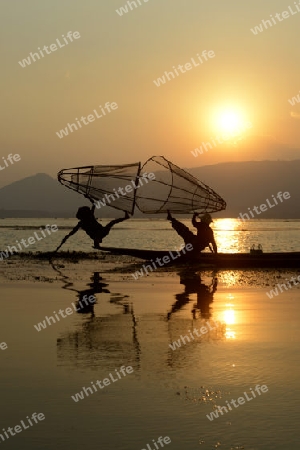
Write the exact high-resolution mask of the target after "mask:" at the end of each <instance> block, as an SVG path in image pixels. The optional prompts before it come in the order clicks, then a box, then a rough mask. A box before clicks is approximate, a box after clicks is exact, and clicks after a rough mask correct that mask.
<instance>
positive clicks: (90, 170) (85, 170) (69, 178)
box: [57, 162, 141, 215]
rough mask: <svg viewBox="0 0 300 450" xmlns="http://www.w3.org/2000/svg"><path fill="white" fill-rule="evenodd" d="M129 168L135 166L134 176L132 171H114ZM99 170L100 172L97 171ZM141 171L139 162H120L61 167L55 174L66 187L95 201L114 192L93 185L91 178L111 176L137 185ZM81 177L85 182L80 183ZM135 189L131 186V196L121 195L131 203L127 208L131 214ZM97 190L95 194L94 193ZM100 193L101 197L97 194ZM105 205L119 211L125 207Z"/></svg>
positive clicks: (134, 202) (133, 207) (112, 204)
mask: <svg viewBox="0 0 300 450" xmlns="http://www.w3.org/2000/svg"><path fill="white" fill-rule="evenodd" d="M129 168H135V169H136V173H135V174H134V176H132V173H131V174H130V175H126V173H123V174H121V173H120V174H119V175H118V174H116V173H114V172H116V171H120V172H122V169H129ZM97 170H98V171H99V170H100V172H98V171H97ZM140 171H141V163H140V162H138V163H133V164H122V165H95V166H81V167H72V168H69V169H62V170H60V171H59V172H58V174H57V179H58V181H59V182H60V183H61V184H62V185H63V186H65V187H67V188H68V189H71V190H73V191H75V192H78V193H79V194H82V195H87V196H89V197H90V198H92V199H93V200H95V201H98V200H101V198H102V199H103V198H104V196H105V194H107V195H113V196H115V195H116V194H115V192H113V190H112V189H110V190H109V191H108V190H105V189H101V188H100V187H94V186H93V179H95V178H103V179H104V178H111V179H115V180H116V182H117V181H118V180H122V181H126V182H128V185H129V184H130V183H132V182H134V184H135V185H136V186H137V184H138V180H139V176H140ZM82 178H86V180H85V182H84V183H82V182H81V181H80V180H82ZM118 187H120V186H118V184H116V188H118ZM136 191H137V188H134V187H133V196H129V195H122V199H124V201H127V202H130V203H131V204H132V206H131V209H130V210H128V212H129V213H130V214H131V215H133V214H134V209H135V205H136ZM96 192H97V196H96V195H95V193H96ZM100 193H101V195H102V197H100V196H99V194H100ZM106 206H109V207H111V208H115V209H118V210H121V211H124V210H125V209H122V207H119V206H116V205H114V203H111V204H107V205H106Z"/></svg>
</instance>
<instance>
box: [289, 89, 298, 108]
mask: <svg viewBox="0 0 300 450" xmlns="http://www.w3.org/2000/svg"><path fill="white" fill-rule="evenodd" d="M299 92H300V91H299ZM289 103H290V104H291V105H292V106H295V105H296V103H300V94H297V97H292V98H291V99H289Z"/></svg>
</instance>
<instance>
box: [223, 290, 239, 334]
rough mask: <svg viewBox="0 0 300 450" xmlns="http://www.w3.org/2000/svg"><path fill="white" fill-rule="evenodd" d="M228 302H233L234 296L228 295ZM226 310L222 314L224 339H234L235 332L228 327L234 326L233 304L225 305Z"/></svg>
mask: <svg viewBox="0 0 300 450" xmlns="http://www.w3.org/2000/svg"><path fill="white" fill-rule="evenodd" d="M227 298H228V300H233V299H234V296H233V295H231V294H229V295H228V296H227ZM225 306H226V309H225V311H224V312H223V321H224V322H225V324H226V332H225V337H226V339H236V332H235V331H234V330H233V329H232V328H231V327H230V325H235V324H236V315H235V311H234V309H233V308H234V304H233V303H226V305H225Z"/></svg>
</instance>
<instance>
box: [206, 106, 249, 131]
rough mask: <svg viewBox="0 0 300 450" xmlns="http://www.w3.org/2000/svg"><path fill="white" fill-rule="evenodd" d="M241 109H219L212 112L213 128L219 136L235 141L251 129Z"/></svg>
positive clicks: (232, 107) (231, 107)
mask: <svg viewBox="0 0 300 450" xmlns="http://www.w3.org/2000/svg"><path fill="white" fill-rule="evenodd" d="M249 124H250V122H247V121H246V119H245V115H244V113H243V111H242V110H241V109H239V108H238V107H234V106H228V107H223V108H218V109H215V110H214V111H212V114H211V127H212V130H213V131H214V132H215V133H217V134H218V135H223V136H224V137H225V136H226V137H227V138H228V139H231V138H232V139H235V138H238V137H239V136H241V135H243V134H244V132H245V131H247V129H248V128H249V127H250V125H249Z"/></svg>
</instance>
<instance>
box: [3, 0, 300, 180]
mask: <svg viewBox="0 0 300 450" xmlns="http://www.w3.org/2000/svg"><path fill="white" fill-rule="evenodd" d="M140 3H141V5H140V6H138V7H137V8H134V9H133V10H132V11H131V10H129V12H128V13H126V14H123V16H120V15H119V14H118V13H117V12H116V9H119V8H120V7H121V6H124V5H125V4H126V2H125V0H110V1H109V2H100V1H99V0H86V1H85V2H79V3H76V4H74V2H73V1H71V0H64V1H61V0H59V1H58V0H51V2H47V1H43V2H41V1H37V0H26V2H24V1H14V2H8V1H6V2H3V3H2V5H1V18H0V21H1V27H0V30H1V31H0V33H1V62H2V64H1V66H2V71H1V72H2V73H1V75H2V77H1V79H2V83H1V87H2V96H1V97H2V98H1V106H2V107H1V110H0V119H1V130H2V133H1V152H0V161H2V157H3V158H5V157H7V155H8V154H9V153H13V154H15V153H18V154H20V156H21V161H19V162H17V163H15V164H13V165H10V166H9V167H6V168H5V170H2V171H1V180H0V186H3V185H5V184H8V183H9V182H12V181H15V180H17V179H20V178H22V177H25V176H29V175H32V174H34V173H36V172H46V173H49V174H50V175H53V176H55V174H56V173H57V172H58V170H60V169H61V168H64V167H75V166H82V165H88V164H110V163H111V164H123V163H127V162H128V163H131V162H136V161H142V162H144V161H145V160H146V159H147V158H148V157H150V156H152V155H160V154H161V155H164V156H166V157H167V158H168V159H170V160H171V161H173V162H174V163H176V164H178V165H180V166H182V167H186V168H187V167H194V166H201V165H205V164H216V163H219V162H222V161H231V160H252V159H287V158H288V159H296V158H300V151H296V150H295V149H300V127H299V119H300V103H299V104H297V103H296V104H295V105H294V106H292V105H291V104H290V103H289V102H288V99H291V98H292V97H294V96H296V95H297V94H298V93H299V90H300V77H299V73H300V70H299V69H300V58H299V49H298V46H297V42H296V39H295V38H296V36H297V35H298V30H299V24H300V12H299V13H298V12H297V13H296V12H295V11H297V10H296V7H295V5H294V2H293V1H289V0H284V1H283V0H280V1H279V0H272V1H271V0H265V1H264V2H261V1H258V0H254V1H252V2H240V1H237V0H235V1H227V2H211V1H208V0H203V1H201V2H199V1H198V0H187V1H184V2H183V1H179V0H164V1H159V0H149V1H148V2H144V0H140ZM137 4H138V3H137ZM289 6H290V7H291V8H292V7H293V8H294V10H293V11H294V14H290V17H289V18H286V19H285V20H281V21H278V23H276V24H274V25H273V26H272V27H269V28H268V29H264V31H263V32H259V33H258V34H257V35H254V34H253V32H251V30H250V29H251V28H254V27H255V26H256V25H259V24H260V23H261V21H262V20H263V19H264V20H266V19H270V15H271V14H272V16H273V17H275V14H276V13H282V12H283V11H288V10H289V9H288V7H289ZM299 9H300V6H299ZM68 31H72V32H75V31H78V32H79V33H80V38H78V39H73V42H69V44H68V45H65V46H64V47H63V48H58V49H56V50H55V51H53V52H50V53H49V54H46V53H45V56H44V58H41V59H40V60H37V61H36V62H31V64H30V65H28V66H25V67H21V65H20V64H19V62H18V61H22V60H23V59H24V58H27V57H28V56H29V54H30V52H36V51H38V47H40V48H43V47H44V46H45V45H46V46H50V45H51V44H53V43H55V42H57V41H56V39H59V40H60V42H61V43H63V42H64V41H63V38H62V35H65V36H66V35H67V33H68ZM204 50H206V52H209V51H213V52H214V57H212V58H208V59H207V61H205V60H203V63H202V64H200V65H197V66H196V65H193V64H192V63H191V60H192V58H194V61H198V62H199V59H197V54H199V55H201V54H202V52H203V51H204ZM48 51H49V47H48ZM36 59H37V58H36ZM202 59H203V58H202ZM187 63H190V64H191V65H192V67H190V66H188V67H190V68H189V70H185V72H184V73H181V72H180V73H179V72H178V73H179V75H178V76H176V78H175V79H171V80H170V81H166V83H165V84H164V85H161V86H160V87H157V86H156V85H155V84H154V82H153V81H154V80H157V79H158V77H162V76H163V74H164V72H165V71H168V72H170V71H171V70H173V72H174V68H175V69H176V68H177V69H176V70H177V71H178V70H179V69H178V66H179V65H181V66H184V65H185V64H187ZM106 102H115V103H117V105H118V108H117V109H115V110H114V111H112V112H110V113H107V115H106V116H103V117H102V118H99V119H97V118H96V119H95V120H94V121H93V122H88V124H86V125H84V124H83V125H82V127H81V128H79V129H78V130H77V131H73V133H71V132H70V134H69V135H68V136H65V137H63V138H62V139H60V138H59V137H58V136H57V135H56V132H59V130H61V129H63V128H65V127H66V126H67V124H68V123H73V122H74V121H75V118H80V117H82V116H84V117H86V116H88V115H90V114H94V113H93V110H95V109H96V110H97V111H98V113H99V114H100V106H99V105H102V107H103V105H104V104H105V103H106ZM229 110H231V111H232V112H233V113H235V114H236V116H237V119H239V120H243V121H249V122H251V124H252V127H251V128H250V129H249V130H248V131H247V133H242V135H241V136H240V138H239V139H236V140H235V142H231V141H227V143H224V144H218V145H217V146H216V147H214V148H213V149H210V150H209V151H207V152H205V153H204V154H203V155H199V156H197V157H194V156H193V154H192V151H193V150H194V149H195V148H197V147H199V146H200V145H201V143H202V142H204V141H206V142H207V141H210V140H211V139H215V138H216V137H219V138H220V136H221V135H222V133H223V131H224V129H223V130H222V129H221V127H218V123H219V122H218V120H219V119H220V117H219V116H218V114H217V111H221V112H222V111H223V112H224V111H225V112H226V111H229ZM221 116H222V114H221ZM218 117H219V118H218ZM225 119H226V114H225ZM225 119H224V114H223V120H225ZM225 122H226V120H225Z"/></svg>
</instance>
